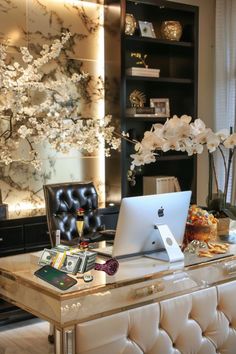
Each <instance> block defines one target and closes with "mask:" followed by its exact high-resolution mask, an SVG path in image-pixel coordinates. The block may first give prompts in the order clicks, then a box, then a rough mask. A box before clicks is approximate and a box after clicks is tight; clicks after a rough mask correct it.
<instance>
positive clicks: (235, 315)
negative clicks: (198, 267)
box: [76, 281, 236, 354]
mask: <svg viewBox="0 0 236 354" xmlns="http://www.w3.org/2000/svg"><path fill="white" fill-rule="evenodd" d="M235 294H236V281H232V282H229V283H226V284H221V285H219V286H216V287H212V288H207V289H203V290H199V291H196V292H194V293H191V294H186V295H184V296H178V297H175V298H172V299H168V300H164V301H161V302H159V303H153V304H149V305H145V306H143V307H139V308H136V309H132V310H128V311H124V312H121V313H117V314H114V315H111V316H108V317H104V318H101V319H97V320H93V321H90V322H86V323H81V324H79V325H77V333H76V335H77V338H79V340H78V341H77V348H76V354H111V353H112V354H120V353H122V354H143V353H145V354H216V353H218V354H235V353H236V296H235Z"/></svg>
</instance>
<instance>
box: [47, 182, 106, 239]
mask: <svg viewBox="0 0 236 354" xmlns="http://www.w3.org/2000/svg"><path fill="white" fill-rule="evenodd" d="M43 190H44V197H45V203H46V214H47V222H48V229H49V233H50V239H51V244H52V246H54V245H55V231H56V230H60V231H61V241H62V243H68V244H73V243H76V242H77V241H78V234H77V229H76V210H77V209H78V208H83V209H84V210H85V216H84V237H85V239H86V240H88V241H89V242H95V241H101V240H103V239H104V237H102V236H101V235H99V233H98V231H100V230H103V229H104V226H103V225H102V222H101V216H100V215H99V212H98V209H97V208H98V195H97V191H96V189H95V187H94V185H93V183H92V182H88V183H85V182H71V183H60V184H48V185H44V186H43Z"/></svg>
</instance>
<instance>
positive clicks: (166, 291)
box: [0, 245, 236, 354]
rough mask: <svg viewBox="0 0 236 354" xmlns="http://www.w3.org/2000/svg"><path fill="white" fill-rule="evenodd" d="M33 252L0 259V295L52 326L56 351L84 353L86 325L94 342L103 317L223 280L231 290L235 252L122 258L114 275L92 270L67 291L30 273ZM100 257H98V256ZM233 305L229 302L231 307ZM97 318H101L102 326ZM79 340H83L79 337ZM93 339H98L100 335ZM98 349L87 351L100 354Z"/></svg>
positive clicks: (235, 271) (194, 291)
mask: <svg viewBox="0 0 236 354" xmlns="http://www.w3.org/2000/svg"><path fill="white" fill-rule="evenodd" d="M230 247H231V248H230V252H231V253H233V254H236V246H235V245H232V246H230ZM38 256H39V254H38V253H27V254H22V255H16V256H9V257H5V258H1V259H0V296H1V297H2V298H3V299H5V300H7V301H9V302H11V303H13V304H15V305H17V306H19V307H21V308H22V309H24V310H26V311H28V312H30V313H32V314H33V315H35V316H37V317H39V318H41V319H44V320H47V321H49V322H50V323H52V324H53V325H55V353H57V354H75V353H76V354H82V353H84V352H85V351H86V350H88V347H86V345H87V344H88V345H90V343H89V340H87V339H86V328H88V333H90V335H89V334H88V333H87V334H88V338H90V342H91V339H92V340H93V341H95V342H96V340H97V339H96V338H95V337H94V336H93V331H92V328H99V329H100V330H101V328H102V326H104V325H105V324H106V319H113V320H114V319H115V318H116V316H117V318H119V316H120V314H124V313H126V312H127V311H136V310H138V311H143V313H146V312H145V311H147V310H148V308H149V306H154V305H153V304H155V306H156V304H159V303H162V302H163V301H166V300H171V299H172V298H176V297H177V298H178V297H179V296H180V298H181V297H182V296H191V294H198V293H199V294H200V293H201V292H202V291H205V290H206V289H211V288H212V289H215V287H217V286H221V285H222V284H230V285H231V284H232V286H234V291H235V289H236V281H235V280H236V255H233V256H229V257H226V258H222V259H218V260H214V261H210V262H209V261H208V262H205V263H202V264H198V265H195V266H188V267H185V266H184V264H183V263H173V264H170V263H167V262H162V261H158V260H152V259H149V258H144V257H139V258H134V259H132V260H131V259H129V260H122V261H120V267H119V270H118V272H117V273H116V274H115V275H114V276H108V275H106V273H104V272H102V271H95V270H93V271H91V274H92V275H93V276H94V280H93V281H92V282H90V283H85V282H84V281H83V280H82V279H78V283H77V284H76V285H74V286H73V287H72V288H70V289H68V290H66V291H60V290H58V289H57V288H55V287H53V286H51V285H50V284H48V283H46V282H45V281H43V280H40V279H39V278H37V277H36V276H35V275H34V272H35V271H36V270H37V269H38V268H39V266H38V265H37V259H38ZM104 261H105V259H103V258H98V260H97V262H101V263H103V262H104ZM234 298H235V296H234ZM235 301H236V300H235ZM235 305H236V304H233V303H232V306H234V308H235V307H236V306H235ZM148 311H149V310H148ZM152 312H153V311H152ZM234 312H235V311H234ZM114 316H115V317H114ZM172 316H173V314H172ZM144 317H145V316H144ZM174 320H176V318H175V319H174V316H173V321H174ZM235 320H236V319H235ZM99 321H102V322H101V323H102V324H101V325H100V324H99V323H100V322H99ZM104 321H105V322H104ZM150 321H151V320H150ZM115 322H116V320H115ZM235 323H236V322H235ZM90 324H92V327H90ZM86 326H87V327H86ZM94 326H95V327H94ZM96 326H97V327H96ZM144 326H145V324H144ZM147 326H148V324H147ZM105 327H106V326H105ZM105 327H104V328H105ZM120 328H121V327H120ZM114 330H115V329H114ZM84 331H85V332H84ZM81 333H82V335H81ZM97 333H98V332H97ZM107 336H109V333H106V330H105V329H104V332H103V338H104V340H105V339H106V338H107ZM80 338H83V339H82V340H81V341H80ZM97 338H99V340H101V337H97ZM86 341H87V344H86V343H85V342H86ZM95 342H94V343H95ZM109 345H111V344H109ZM114 345H115V347H114V348H113V349H111V350H113V351H112V353H116V349H115V348H116V345H117V343H116V344H114ZM99 346H100V347H101V348H103V349H102V350H103V354H105V353H106V354H108V352H106V351H104V350H108V349H104V348H105V347H104V346H103V345H102V346H101V343H100V344H99V343H98V348H99ZM98 348H97V349H96V348H94V349H93V350H91V351H89V353H90V352H91V353H94V354H100V353H102V351H100V350H101V348H100V349H98ZM109 348H110V347H109ZM109 350H110V349H109ZM119 350H120V349H119ZM136 352H137V353H140V351H134V353H136ZM143 352H145V351H143ZM109 353H111V352H109ZM117 353H118V351H117ZM155 353H156V354H163V352H162V353H161V352H160V353H159V352H155ZM209 353H210V352H209ZM227 353H231V352H230V351H229V352H227Z"/></svg>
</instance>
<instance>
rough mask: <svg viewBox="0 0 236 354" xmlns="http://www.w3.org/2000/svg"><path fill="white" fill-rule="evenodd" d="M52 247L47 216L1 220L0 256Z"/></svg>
mask: <svg viewBox="0 0 236 354" xmlns="http://www.w3.org/2000/svg"><path fill="white" fill-rule="evenodd" d="M44 247H50V238H49V234H48V227H47V221H46V216H44V215H43V216H34V217H27V218H19V219H6V220H1V221H0V257H3V256H10V255H13V254H18V253H25V252H33V251H38V250H40V249H43V248H44Z"/></svg>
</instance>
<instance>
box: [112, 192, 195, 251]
mask: <svg viewBox="0 0 236 354" xmlns="http://www.w3.org/2000/svg"><path fill="white" fill-rule="evenodd" d="M190 198H191V191H183V192H174V193H163V194H154V195H145V196H140V197H127V198H123V199H122V201H121V207H120V212H119V217H118V223H117V229H116V235H115V239H114V246H113V250H112V256H113V257H121V256H124V257H128V256H134V255H142V254H145V253H149V252H152V251H153V252H156V251H157V250H158V249H160V250H161V248H163V245H162V243H161V240H160V237H159V235H158V233H159V231H158V230H157V229H155V228H154V226H155V225H156V224H157V225H159V224H165V225H167V226H168V227H169V229H170V231H171V232H172V234H173V236H174V238H175V240H176V241H177V243H178V244H179V245H181V244H182V242H183V237H184V231H185V225H186V220H187V215H188V208H189V204H190Z"/></svg>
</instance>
